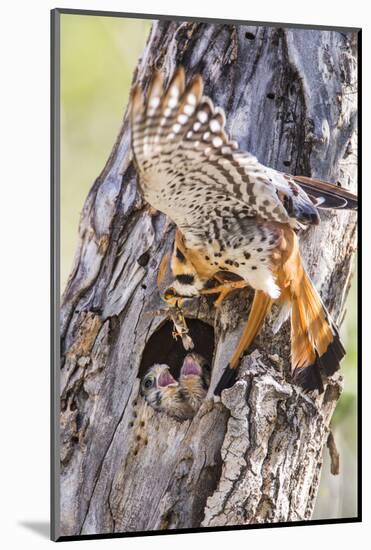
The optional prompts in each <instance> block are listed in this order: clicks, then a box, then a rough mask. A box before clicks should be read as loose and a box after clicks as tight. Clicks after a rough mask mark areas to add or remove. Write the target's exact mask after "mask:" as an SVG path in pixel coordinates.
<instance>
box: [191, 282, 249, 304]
mask: <svg viewBox="0 0 371 550" xmlns="http://www.w3.org/2000/svg"><path fill="white" fill-rule="evenodd" d="M247 286H249V285H248V283H247V282H246V281H223V283H222V284H220V285H218V286H214V287H212V288H205V289H203V290H200V294H219V297H218V298H217V299H216V300H215V302H214V306H215V307H218V306H220V304H221V303H222V302H223V300H224V299H225V298H226V297H227V296H228V294H230V293H231V292H233V291H234V290H237V289H240V288H246V287H247Z"/></svg>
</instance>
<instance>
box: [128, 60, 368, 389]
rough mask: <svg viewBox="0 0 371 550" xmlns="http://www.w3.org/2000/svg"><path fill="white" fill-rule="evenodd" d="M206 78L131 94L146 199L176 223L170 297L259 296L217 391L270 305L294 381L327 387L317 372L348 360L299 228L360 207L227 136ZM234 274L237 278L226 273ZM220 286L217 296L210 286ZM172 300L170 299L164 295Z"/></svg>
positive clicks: (180, 78)
mask: <svg viewBox="0 0 371 550" xmlns="http://www.w3.org/2000/svg"><path fill="white" fill-rule="evenodd" d="M202 92H203V82H202V78H201V76H199V75H196V76H194V77H193V78H192V79H191V80H190V82H189V83H188V85H187V86H186V85H185V73H184V70H183V68H179V69H177V71H176V72H175V74H174V76H173V78H172V79H171V81H170V83H169V85H168V86H167V87H166V88H164V85H163V74H162V73H161V72H155V73H154V75H153V78H152V80H151V83H150V85H149V88H148V90H147V93H146V97H145V96H144V94H143V91H142V90H141V89H140V87H138V86H137V87H135V88H134V90H133V93H132V97H131V128H132V150H133V157H134V162H135V166H136V169H137V173H138V176H139V178H138V179H139V182H138V183H139V189H140V191H141V193H142V195H143V197H144V199H145V200H146V201H147V202H148V203H149V204H150V205H151V206H152V207H154V208H156V209H157V210H159V211H161V212H163V213H165V214H166V215H167V216H168V217H169V218H170V219H171V220H172V221H173V222H174V223H175V225H176V227H177V231H176V239H175V245H174V251H173V254H172V258H171V268H172V272H173V274H174V282H173V284H172V285H171V287H170V288H169V289H168V292H167V297H168V299H170V300H171V302H172V303H174V300H176V299H177V298H179V299H181V298H184V297H192V296H198V295H202V294H206V293H211V292H213V293H220V299H219V301H220V300H221V299H223V298H224V297H225V295H226V294H228V292H230V291H231V290H233V289H235V288H242V287H244V286H247V285H248V286H250V287H252V288H253V289H254V290H255V295H254V299H253V303H252V306H251V311H250V314H249V319H248V322H247V324H246V327H245V329H244V331H243V334H242V337H241V339H240V342H239V343H238V345H237V348H236V350H235V351H234V353H233V356H232V357H231V359H230V362H229V365H228V366H227V368H226V369H225V371H224V373H223V376H222V378H221V380H220V382H219V384H218V385H217V387H216V389H215V393H216V394H220V392H221V390H222V389H224V388H225V387H229V386H231V385H232V384H233V383H234V380H235V375H236V367H237V366H238V363H239V361H240V358H241V356H242V355H243V353H244V352H245V351H246V349H247V348H248V347H249V346H250V344H251V343H252V341H253V340H254V338H255V336H256V335H257V334H258V332H259V331H260V329H261V327H262V325H263V322H264V319H265V317H266V315H267V313H268V312H269V310H270V308H271V305H272V304H273V303H277V304H279V305H281V306H282V308H283V309H285V310H290V311H291V358H292V371H293V375H294V381H296V382H297V383H299V384H300V385H301V386H302V387H303V388H304V389H305V390H314V389H318V390H319V391H320V392H321V391H323V383H322V377H321V374H320V367H321V368H322V369H323V371H324V372H325V374H327V375H331V374H333V373H334V372H335V371H336V370H337V369H338V368H339V362H340V360H341V359H342V358H343V356H344V354H345V350H344V348H343V346H342V344H341V342H340V339H339V334H338V331H337V329H336V327H335V325H334V323H333V321H332V320H331V319H330V317H329V315H328V313H327V311H326V309H325V307H324V305H323V304H322V301H321V299H320V297H319V295H318V293H317V292H316V290H315V288H314V287H313V284H312V282H311V281H310V279H309V277H308V275H307V273H306V271H305V269H304V266H303V263H302V260H301V256H300V252H299V246H298V237H297V231H298V229H300V228H305V227H306V226H309V225H313V224H314V225H316V224H318V223H319V221H320V217H319V211H318V207H320V208H326V207H329V208H356V207H357V198H356V197H355V196H354V195H352V194H351V193H350V192H348V191H346V190H344V189H341V188H339V187H338V186H335V185H331V184H327V183H326V182H321V181H319V180H313V179H311V178H306V177H299V176H289V175H287V174H284V173H282V172H279V171H277V170H274V169H271V168H268V167H266V166H263V165H262V164H261V163H260V162H259V161H258V160H257V159H256V158H255V157H254V156H253V155H251V154H250V153H247V152H244V151H241V150H240V149H239V148H238V145H237V144H236V143H235V142H234V141H232V140H230V138H229V137H228V135H227V133H226V131H225V128H224V126H225V115H224V112H223V111H222V110H221V109H220V108H219V107H214V104H213V102H212V101H211V100H210V98H208V97H205V96H203V94H202ZM225 273H227V274H234V275H237V276H238V277H237V278H238V279H239V280H237V281H229V280H226V277H225V276H224V275H223V274H225ZM211 279H213V280H214V281H217V283H218V284H217V286H216V287H214V288H213V289H211V290H210V288H208V285H209V283H210V280H211ZM165 294H166V293H165Z"/></svg>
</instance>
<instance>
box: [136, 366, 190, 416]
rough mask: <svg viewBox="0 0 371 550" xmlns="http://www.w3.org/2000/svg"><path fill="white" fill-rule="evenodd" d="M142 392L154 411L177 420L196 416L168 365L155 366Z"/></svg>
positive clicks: (146, 376)
mask: <svg viewBox="0 0 371 550" xmlns="http://www.w3.org/2000/svg"><path fill="white" fill-rule="evenodd" d="M140 392H141V395H143V397H144V398H145V400H146V401H147V403H148V404H149V405H150V406H151V407H152V408H153V409H155V410H156V411H161V412H164V413H166V414H168V415H169V416H172V417H173V418H176V419H177V420H186V419H188V418H192V417H193V416H194V414H195V413H194V410H193V408H192V406H191V405H190V403H189V402H188V400H187V399H186V398H185V396H184V394H183V392H182V391H181V388H180V385H179V383H178V382H177V381H176V380H175V378H174V377H173V376H172V374H171V373H170V370H169V366H168V365H164V364H163V365H159V364H155V365H153V366H152V367H151V368H150V369H149V371H148V372H147V374H146V375H145V377H144V378H143V380H142V383H141V386H140Z"/></svg>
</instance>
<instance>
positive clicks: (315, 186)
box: [292, 176, 358, 210]
mask: <svg viewBox="0 0 371 550" xmlns="http://www.w3.org/2000/svg"><path fill="white" fill-rule="evenodd" d="M292 179H293V180H294V181H295V182H296V183H298V184H299V185H300V187H302V188H303V189H304V191H305V192H306V193H307V195H308V196H309V197H310V199H311V200H312V201H313V203H314V204H315V205H316V206H317V208H330V209H344V210H357V208H358V197H357V195H354V194H353V193H351V192H350V191H348V190H347V189H344V188H343V187H340V186H339V185H334V184H333V183H328V182H326V181H322V180H319V179H316V178H308V177H306V176H292Z"/></svg>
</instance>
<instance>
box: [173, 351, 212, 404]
mask: <svg viewBox="0 0 371 550" xmlns="http://www.w3.org/2000/svg"><path fill="white" fill-rule="evenodd" d="M179 385H180V389H181V392H182V393H183V395H184V398H185V399H186V400H187V402H188V404H189V406H190V408H191V409H192V411H193V415H195V414H196V413H197V411H198V409H199V408H200V406H201V403H202V401H203V400H204V399H205V397H206V394H207V389H208V387H209V385H210V365H209V364H208V362H207V361H206V359H205V358H204V357H202V355H199V354H198V353H188V354H187V355H186V357H185V358H184V361H183V365H182V368H181V371H180V377H179Z"/></svg>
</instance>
